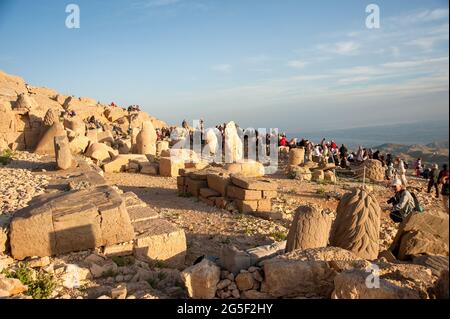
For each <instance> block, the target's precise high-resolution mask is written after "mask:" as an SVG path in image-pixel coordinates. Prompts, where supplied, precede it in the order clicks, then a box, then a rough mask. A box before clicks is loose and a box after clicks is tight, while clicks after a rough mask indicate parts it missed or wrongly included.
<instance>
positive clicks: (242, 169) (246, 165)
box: [226, 160, 265, 177]
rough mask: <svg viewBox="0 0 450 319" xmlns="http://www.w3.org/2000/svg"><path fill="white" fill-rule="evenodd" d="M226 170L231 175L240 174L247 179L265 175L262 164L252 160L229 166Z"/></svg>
mask: <svg viewBox="0 0 450 319" xmlns="http://www.w3.org/2000/svg"><path fill="white" fill-rule="evenodd" d="M226 169H227V171H228V173H230V174H240V175H243V176H246V177H261V176H264V174H265V170H264V166H263V165H262V164H261V163H260V162H256V161H252V160H246V161H240V162H238V163H231V164H227V165H226Z"/></svg>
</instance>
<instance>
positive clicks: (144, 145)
mask: <svg viewBox="0 0 450 319" xmlns="http://www.w3.org/2000/svg"><path fill="white" fill-rule="evenodd" d="M156 140H157V135H156V131H155V128H154V127H153V124H152V122H151V121H147V122H144V123H142V130H141V131H140V132H139V134H138V135H137V136H136V145H137V152H138V154H144V155H156Z"/></svg>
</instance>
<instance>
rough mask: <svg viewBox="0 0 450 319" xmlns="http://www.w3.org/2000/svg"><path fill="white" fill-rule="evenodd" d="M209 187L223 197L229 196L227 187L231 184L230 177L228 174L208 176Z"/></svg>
mask: <svg viewBox="0 0 450 319" xmlns="http://www.w3.org/2000/svg"><path fill="white" fill-rule="evenodd" d="M207 181H208V187H209V188H211V189H213V190H215V191H217V192H219V193H220V194H221V195H222V196H223V197H226V196H227V187H228V185H229V184H230V183H231V180H230V177H229V175H227V174H223V173H219V174H208V176H207Z"/></svg>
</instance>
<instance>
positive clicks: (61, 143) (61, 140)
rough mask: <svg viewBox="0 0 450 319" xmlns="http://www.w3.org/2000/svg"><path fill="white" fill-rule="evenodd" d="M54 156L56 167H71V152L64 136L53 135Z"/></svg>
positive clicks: (63, 168)
mask: <svg viewBox="0 0 450 319" xmlns="http://www.w3.org/2000/svg"><path fill="white" fill-rule="evenodd" d="M55 157H56V166H57V167H58V169H62V170H66V169H69V168H70V167H72V164H73V159H72V153H71V152H70V145H69V140H68V139H67V137H66V136H56V137H55Z"/></svg>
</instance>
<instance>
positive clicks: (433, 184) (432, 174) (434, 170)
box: [427, 164, 439, 198]
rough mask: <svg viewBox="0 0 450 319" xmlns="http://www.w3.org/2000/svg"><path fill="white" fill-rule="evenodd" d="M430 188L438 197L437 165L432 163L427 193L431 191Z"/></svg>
mask: <svg viewBox="0 0 450 319" xmlns="http://www.w3.org/2000/svg"><path fill="white" fill-rule="evenodd" d="M432 188H434V189H435V191H436V198H439V166H438V165H437V164H435V165H433V168H432V169H431V172H430V175H429V176H428V190H427V192H428V194H430V193H431V189H432Z"/></svg>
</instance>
